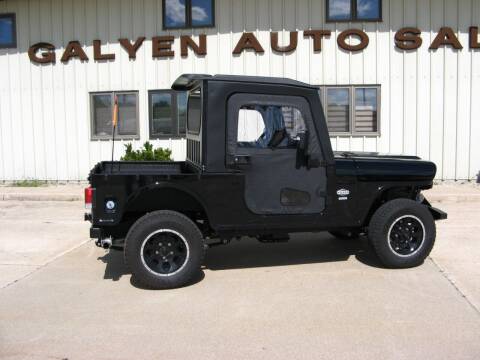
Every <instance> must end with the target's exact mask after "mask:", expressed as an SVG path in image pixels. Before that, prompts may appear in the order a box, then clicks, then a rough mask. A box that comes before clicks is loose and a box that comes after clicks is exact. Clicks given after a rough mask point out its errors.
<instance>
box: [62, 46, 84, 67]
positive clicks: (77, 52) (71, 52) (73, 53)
mask: <svg viewBox="0 0 480 360" xmlns="http://www.w3.org/2000/svg"><path fill="white" fill-rule="evenodd" d="M71 58H79V59H80V60H82V61H88V56H87V54H85V51H83V49H82V45H80V42H78V41H70V42H69V43H68V45H67V47H66V48H65V51H64V52H63V55H62V58H61V59H60V60H61V61H62V62H65V63H66V62H68V61H69V60H70V59H71Z"/></svg>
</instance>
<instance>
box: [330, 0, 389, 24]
mask: <svg viewBox="0 0 480 360" xmlns="http://www.w3.org/2000/svg"><path fill="white" fill-rule="evenodd" d="M330 1H332V0H325V22H327V23H350V22H366V23H372V22H383V0H379V3H378V7H379V9H378V12H379V16H378V18H371V19H359V18H358V16H357V1H358V0H350V8H351V11H350V17H349V18H348V19H332V18H331V17H330ZM333 1H335V0H333Z"/></svg>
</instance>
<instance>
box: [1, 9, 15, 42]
mask: <svg viewBox="0 0 480 360" xmlns="http://www.w3.org/2000/svg"><path fill="white" fill-rule="evenodd" d="M8 18H10V19H11V20H12V26H13V32H12V36H13V39H12V42H11V43H8V44H0V49H16V48H17V15H16V14H15V13H5V14H0V19H8Z"/></svg>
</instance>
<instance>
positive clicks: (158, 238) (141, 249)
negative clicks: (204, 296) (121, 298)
mask: <svg viewBox="0 0 480 360" xmlns="http://www.w3.org/2000/svg"><path fill="white" fill-rule="evenodd" d="M124 256H125V263H126V264H127V266H128V267H129V268H130V270H131V271H132V275H133V277H134V278H135V279H136V280H137V281H138V282H139V283H140V284H142V285H144V286H146V287H148V288H152V289H171V288H177V287H181V286H184V285H186V284H188V283H189V282H190V281H191V280H192V279H193V278H194V276H195V275H197V274H198V273H199V272H200V268H201V265H202V261H203V256H204V244H203V237H202V233H201V232H200V230H199V229H198V227H197V226H196V225H195V224H194V223H193V222H192V221H191V220H190V219H189V218H187V217H186V216H185V215H183V214H180V213H177V212H174V211H166V210H162V211H155V212H152V213H150V214H147V215H145V216H143V217H142V218H140V219H139V220H138V221H137V222H136V223H135V224H133V226H132V227H131V228H130V231H129V232H128V235H127V238H126V241H125V249H124Z"/></svg>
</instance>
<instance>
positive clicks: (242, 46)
mask: <svg viewBox="0 0 480 360" xmlns="http://www.w3.org/2000/svg"><path fill="white" fill-rule="evenodd" d="M246 49H252V50H254V51H255V52H257V53H264V52H265V50H263V47H262V45H260V43H259V42H258V40H257V38H256V37H255V35H254V34H253V33H244V34H243V35H242V37H241V38H240V40H238V44H237V46H235V49H234V50H233V53H234V54H235V55H238V54H241V53H242V52H243V50H246Z"/></svg>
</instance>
